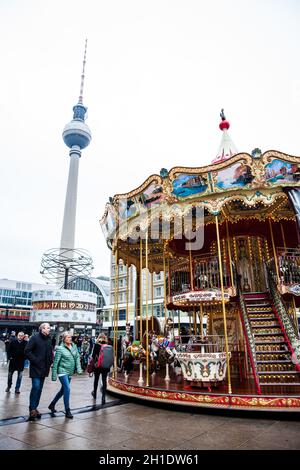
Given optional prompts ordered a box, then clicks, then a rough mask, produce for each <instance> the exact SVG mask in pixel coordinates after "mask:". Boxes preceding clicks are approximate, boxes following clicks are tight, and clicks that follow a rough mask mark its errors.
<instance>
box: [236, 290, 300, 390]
mask: <svg viewBox="0 0 300 470" xmlns="http://www.w3.org/2000/svg"><path fill="white" fill-rule="evenodd" d="M244 300H245V304H246V308H247V315H248V319H249V322H250V325H251V330H252V333H253V337H254V342H255V352H256V362H257V375H258V378H259V385H260V387H264V389H263V391H264V392H267V389H266V388H267V387H275V388H278V387H292V388H293V389H295V387H300V372H299V371H297V370H296V368H295V365H294V364H293V362H292V358H291V352H290V350H289V347H288V343H287V341H286V339H285V336H284V333H283V331H282V330H281V327H280V324H279V321H278V319H277V316H276V313H274V310H273V305H272V300H271V298H270V296H269V294H268V293H251V294H250V293H249V294H248V293H247V294H244Z"/></svg>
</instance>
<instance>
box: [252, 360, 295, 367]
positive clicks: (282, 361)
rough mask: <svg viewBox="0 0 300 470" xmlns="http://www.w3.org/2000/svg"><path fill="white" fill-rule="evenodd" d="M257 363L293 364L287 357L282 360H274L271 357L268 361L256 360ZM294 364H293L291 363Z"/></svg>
mask: <svg viewBox="0 0 300 470" xmlns="http://www.w3.org/2000/svg"><path fill="white" fill-rule="evenodd" d="M256 362H257V364H293V363H292V362H291V361H290V360H289V359H284V360H283V359H282V360H280V359H279V360H276V359H274V360H273V359H272V360H270V361H256ZM293 366H294V364H293Z"/></svg>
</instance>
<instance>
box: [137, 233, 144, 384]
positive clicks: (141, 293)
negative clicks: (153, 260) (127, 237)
mask: <svg viewBox="0 0 300 470" xmlns="http://www.w3.org/2000/svg"><path fill="white" fill-rule="evenodd" d="M142 319H143V240H142V236H141V237H140V345H142V341H143V323H142ZM140 354H142V351H140ZM139 367H140V376H139V379H138V384H140V385H142V384H143V383H144V379H143V362H142V360H141V357H140V365H139Z"/></svg>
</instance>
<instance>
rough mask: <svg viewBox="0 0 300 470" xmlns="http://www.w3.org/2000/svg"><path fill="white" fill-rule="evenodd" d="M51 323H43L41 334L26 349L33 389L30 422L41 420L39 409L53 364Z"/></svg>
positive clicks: (30, 340) (30, 400)
mask: <svg viewBox="0 0 300 470" xmlns="http://www.w3.org/2000/svg"><path fill="white" fill-rule="evenodd" d="M49 333H50V325H49V323H42V324H41V325H40V327H39V332H38V333H37V334H35V335H33V336H31V338H30V339H29V341H28V343H27V345H26V347H25V356H26V357H27V358H28V359H29V361H30V368H29V377H30V378H31V381H32V387H31V392H30V397H29V420H30V421H35V420H36V419H40V418H41V414H40V412H39V411H38V409H37V407H38V405H39V402H40V398H41V394H42V390H43V386H44V381H45V378H46V377H48V375H49V371H50V366H51V364H52V362H53V354H52V346H51V339H50V337H49Z"/></svg>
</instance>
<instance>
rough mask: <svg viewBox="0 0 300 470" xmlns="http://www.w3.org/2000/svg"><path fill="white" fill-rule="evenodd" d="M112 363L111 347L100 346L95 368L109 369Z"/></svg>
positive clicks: (107, 345)
mask: <svg viewBox="0 0 300 470" xmlns="http://www.w3.org/2000/svg"><path fill="white" fill-rule="evenodd" d="M113 363H114V352H113V347H112V346H111V345H110V344H102V345H101V349H100V353H99V356H98V361H97V363H96V368H97V369H98V367H102V368H103V369H110V368H111V366H112V365H113Z"/></svg>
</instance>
